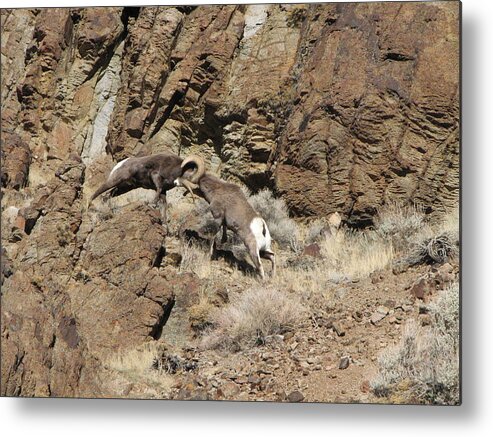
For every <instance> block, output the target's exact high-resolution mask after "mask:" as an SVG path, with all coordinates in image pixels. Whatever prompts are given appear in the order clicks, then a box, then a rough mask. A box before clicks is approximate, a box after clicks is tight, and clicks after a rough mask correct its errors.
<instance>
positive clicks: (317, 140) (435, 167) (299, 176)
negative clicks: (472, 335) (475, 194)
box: [0, 1, 487, 410]
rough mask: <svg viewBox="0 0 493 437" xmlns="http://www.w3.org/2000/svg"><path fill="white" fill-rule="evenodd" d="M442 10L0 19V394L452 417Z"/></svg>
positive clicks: (453, 297) (281, 8)
mask: <svg viewBox="0 0 493 437" xmlns="http://www.w3.org/2000/svg"><path fill="white" fill-rule="evenodd" d="M461 15H462V5H461V3H460V2H459V1H409V2H400V1H371V2H347V3H344V2H337V3H331V2H327V3H297V4H296V3H289V4H283V3H265V4H200V5H176V6H171V5H149V6H104V7H103V6H101V7H87V6H81V7H73V6H60V7H37V8H34V7H24V8H10V9H7V8H3V7H2V9H1V32H0V38H1V149H0V151H1V314H0V319H1V328H0V334H1V336H0V341H1V343H0V354H1V379H0V395H1V396H2V397H16V398H17V397H23V398H33V397H34V398H89V399H101V398H105V399H134V400H135V399H147V400H149V399H154V400H180V401H192V400H193V401H223V402H224V401H243V402H245V401H247V402H252V401H264V402H275V403H327V404H387V405H388V404H392V405H426V406H428V405H430V406H431V405H440V406H458V405H461V402H462V396H461V393H462V384H461V328H462V326H461V304H462V299H461V287H460V284H461V277H462V275H461V263H460V261H461V247H460V246H461V234H460V229H461V220H460V216H461V214H460V210H461V133H462V129H461ZM486 55H487V54H486V53H484V54H483V56H486ZM43 402H45V401H42V403H43ZM90 402H92V401H90ZM124 403H125V402H124ZM187 404H188V403H187ZM183 407H184V408H186V404H185V405H184V406H183ZM344 408H346V407H344ZM426 409H427V410H428V408H426Z"/></svg>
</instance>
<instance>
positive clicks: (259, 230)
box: [250, 217, 272, 252]
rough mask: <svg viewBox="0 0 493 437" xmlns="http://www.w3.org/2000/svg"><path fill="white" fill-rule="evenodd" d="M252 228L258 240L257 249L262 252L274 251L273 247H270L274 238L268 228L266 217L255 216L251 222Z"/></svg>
mask: <svg viewBox="0 0 493 437" xmlns="http://www.w3.org/2000/svg"><path fill="white" fill-rule="evenodd" d="M264 226H265V228H264ZM250 229H251V231H252V232H253V235H254V236H255V240H256V241H257V249H258V250H259V251H260V252H272V249H271V247H270V245H271V242H272V239H271V237H270V233H269V229H267V224H266V223H265V221H264V219H263V218H261V217H255V218H254V219H253V220H252V222H251V223H250ZM264 229H265V235H264Z"/></svg>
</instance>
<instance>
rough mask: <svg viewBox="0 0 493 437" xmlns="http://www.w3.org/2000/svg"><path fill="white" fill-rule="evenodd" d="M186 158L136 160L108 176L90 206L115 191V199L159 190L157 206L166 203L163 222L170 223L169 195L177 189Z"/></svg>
mask: <svg viewBox="0 0 493 437" xmlns="http://www.w3.org/2000/svg"><path fill="white" fill-rule="evenodd" d="M182 161H183V160H182V158H180V157H179V156H177V155H174V154H172V153H159V154H156V155H150V156H142V157H132V158H129V159H128V160H127V161H125V162H124V163H123V164H122V165H121V166H120V167H119V168H117V169H116V170H115V171H114V172H113V173H111V174H110V175H109V176H108V179H107V180H106V182H105V183H104V184H102V185H101V186H100V187H99V188H98V189H97V190H96V192H95V193H94V194H93V195H92V196H91V198H90V200H89V204H90V203H91V202H92V201H93V200H94V199H95V198H96V197H98V196H99V195H100V194H102V193H104V192H105V191H108V190H110V189H112V191H111V196H119V195H121V194H124V193H127V192H128V191H131V190H134V189H136V188H146V189H149V190H156V200H155V202H156V204H157V202H158V201H159V200H162V202H163V205H164V217H163V221H164V223H166V191H168V190H170V189H171V188H174V187H175V184H174V180H175V179H176V178H177V177H179V176H180V174H181V172H182V170H181V163H182Z"/></svg>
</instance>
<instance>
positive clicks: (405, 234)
mask: <svg viewBox="0 0 493 437" xmlns="http://www.w3.org/2000/svg"><path fill="white" fill-rule="evenodd" d="M424 226H426V223H425V213H424V211H423V209H422V208H420V207H418V206H416V205H411V206H403V205H401V204H398V203H391V204H389V205H386V206H385V207H383V208H381V209H380V210H379V211H378V214H377V216H376V217H375V231H376V232H377V233H378V234H379V235H380V236H382V238H385V239H389V240H390V241H391V242H392V244H393V247H394V249H395V251H396V252H397V253H399V252H405V251H407V250H408V249H409V247H410V246H411V245H412V243H413V241H414V237H415V236H416V234H417V233H419V232H422V231H423V227H424Z"/></svg>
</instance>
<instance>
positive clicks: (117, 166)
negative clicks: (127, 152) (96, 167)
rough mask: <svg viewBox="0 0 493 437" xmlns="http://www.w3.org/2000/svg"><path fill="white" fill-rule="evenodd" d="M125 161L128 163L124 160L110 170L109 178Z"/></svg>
mask: <svg viewBox="0 0 493 437" xmlns="http://www.w3.org/2000/svg"><path fill="white" fill-rule="evenodd" d="M125 161H128V158H126V159H124V160H123V161H120V162H119V163H118V164H116V165H115V166H114V167H113V170H111V171H110V176H111V175H112V174H113V173H114V172H115V171H116V170H117V169H118V168H120V167H121V166H122V165H123V163H124V162H125ZM108 177H109V176H108Z"/></svg>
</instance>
